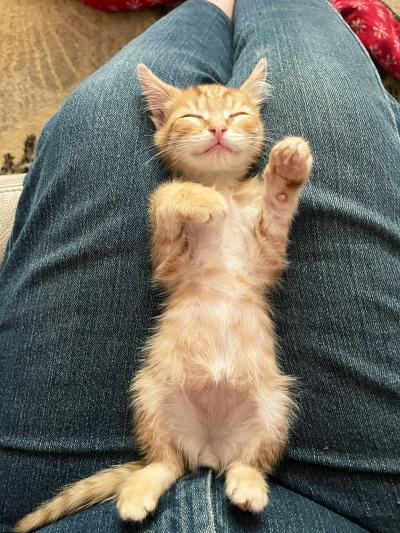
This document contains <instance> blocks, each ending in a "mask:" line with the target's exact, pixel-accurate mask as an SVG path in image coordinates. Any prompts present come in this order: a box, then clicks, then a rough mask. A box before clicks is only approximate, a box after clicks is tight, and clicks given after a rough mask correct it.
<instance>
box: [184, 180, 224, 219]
mask: <svg viewBox="0 0 400 533" xmlns="http://www.w3.org/2000/svg"><path fill="white" fill-rule="evenodd" d="M185 185H186V187H185V189H184V194H185V198H187V201H182V203H181V204H180V212H181V216H182V218H183V219H184V220H185V221H186V222H194V223H196V224H205V223H207V222H217V221H220V220H222V219H223V218H224V217H225V215H226V213H227V210H228V206H227V203H226V200H225V198H224V196H223V195H222V194H221V193H219V192H218V191H216V190H215V189H213V188H212V187H205V186H203V185H199V184H197V183H190V184H185Z"/></svg>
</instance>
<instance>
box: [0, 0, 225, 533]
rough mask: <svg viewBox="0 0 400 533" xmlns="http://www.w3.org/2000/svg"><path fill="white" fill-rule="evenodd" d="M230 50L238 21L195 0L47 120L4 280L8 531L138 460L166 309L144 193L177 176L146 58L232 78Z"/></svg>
mask: <svg viewBox="0 0 400 533" xmlns="http://www.w3.org/2000/svg"><path fill="white" fill-rule="evenodd" d="M98 38H101V36H98ZM231 59H232V58H231V24H230V21H229V19H228V18H227V17H226V16H225V15H224V13H223V12H222V11H221V10H220V9H219V8H217V7H216V6H215V5H212V4H211V3H209V2H206V1H205V0H189V1H188V2H187V3H185V4H184V5H183V6H182V7H180V8H178V9H176V10H174V11H172V12H171V13H170V14H169V15H168V16H166V17H165V18H163V19H162V20H160V21H159V22H158V23H157V24H155V25H154V26H152V27H151V28H150V29H149V30H148V31H147V32H146V33H144V34H143V35H142V36H140V37H139V38H137V39H136V40H135V41H133V42H132V43H130V44H129V45H127V46H126V47H125V48H124V49H123V50H122V51H121V52H120V53H119V54H117V55H116V56H115V57H114V58H113V59H112V60H111V61H110V62H109V63H107V64H106V65H105V66H104V67H102V68H101V69H100V70H99V71H97V72H96V73H95V74H94V75H92V76H91V77H90V78H89V79H87V80H86V81H85V82H84V83H82V84H81V85H80V86H79V87H78V88H77V89H76V90H75V91H74V93H73V94H72V95H71V96H70V97H69V98H68V100H67V101H66V103H65V105H64V106H63V107H62V109H61V110H60V111H59V112H58V113H57V114H56V116H55V117H53V119H52V120H51V121H50V122H49V124H48V125H47V126H46V127H45V129H44V132H43V135H42V137H41V140H40V141H39V146H38V151H37V157H36V159H35V162H34V164H33V166H32V168H31V170H30V172H29V174H28V176H27V178H26V183H25V188H24V190H23V193H22V196H21V201H20V203H19V206H18V210H17V214H16V221H15V225H14V229H13V233H12V237H11V240H10V243H9V247H8V251H7V255H6V257H5V260H4V262H3V265H2V268H1V277H0V333H1V334H0V365H1V368H0V391H1V401H0V405H1V407H0V428H1V429H0V472H1V476H0V495H1V496H0V499H1V502H0V516H1V519H0V523H1V527H0V530H1V531H10V529H11V525H12V523H13V522H15V521H16V519H17V518H20V517H21V515H23V514H24V513H26V512H27V511H30V510H32V509H33V507H34V506H36V505H37V504H39V503H40V502H41V501H43V500H44V499H47V498H48V497H49V496H51V495H53V494H54V493H55V492H56V491H57V490H59V489H60V488H61V487H62V486H63V485H64V484H65V483H67V482H71V481H73V480H76V479H79V478H82V477H85V476H86V475H88V474H91V473H93V472H94V471H96V470H98V469H100V468H101V467H104V466H106V465H110V464H113V463H118V462H122V461H124V460H127V459H131V458H132V457H134V456H135V448H134V444H133V442H132V437H131V429H132V428H131V411H130V408H129V403H130V402H129V396H128V389H129V382H130V379H131V377H132V375H133V372H134V370H135V368H137V366H138V365H139V364H140V357H139V355H140V348H141V346H142V345H143V343H144V340H145V338H146V337H147V336H148V334H149V332H150V329H149V327H150V325H151V317H152V316H154V315H155V314H156V312H157V299H156V297H155V294H154V292H153V290H152V288H151V281H150V279H151V275H150V265H149V260H148V257H149V254H148V246H147V245H148V229H147V228H148V221H147V199H148V196H149V194H150V192H151V191H152V190H153V189H154V187H155V186H156V185H157V184H158V183H159V182H160V181H161V180H163V179H165V178H166V177H167V176H166V172H165V171H164V170H163V169H162V168H161V165H160V163H159V162H158V161H157V159H156V158H154V154H155V150H154V148H153V145H152V139H151V135H152V127H151V122H150V119H149V116H148V113H147V112H146V109H145V104H144V101H143V99H142V97H141V91H140V88H139V83H138V80H137V75H136V66H137V64H138V63H141V62H143V63H145V64H147V65H148V66H149V67H151V68H152V69H153V70H154V71H155V72H156V73H157V74H158V75H159V76H161V77H162V78H163V79H164V80H166V81H167V82H170V83H173V84H176V85H178V86H187V85H191V84H198V83H202V82H203V83H204V82H220V83H226V82H227V81H228V79H229V77H230V75H231V69H232V62H231ZM85 531H88V529H86V530H85ZM92 531H95V529H93V530H92Z"/></svg>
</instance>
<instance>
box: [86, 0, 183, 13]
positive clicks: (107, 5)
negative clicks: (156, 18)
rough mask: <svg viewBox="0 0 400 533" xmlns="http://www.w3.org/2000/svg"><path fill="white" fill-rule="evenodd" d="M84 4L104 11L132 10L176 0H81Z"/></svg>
mask: <svg viewBox="0 0 400 533" xmlns="http://www.w3.org/2000/svg"><path fill="white" fill-rule="evenodd" d="M81 1H82V2H83V3H84V4H87V5H88V6H90V7H95V8H96V9H102V10H103V11H131V10H133V9H143V8H145V7H151V6H157V5H159V4H168V2H173V1H174V0H81Z"/></svg>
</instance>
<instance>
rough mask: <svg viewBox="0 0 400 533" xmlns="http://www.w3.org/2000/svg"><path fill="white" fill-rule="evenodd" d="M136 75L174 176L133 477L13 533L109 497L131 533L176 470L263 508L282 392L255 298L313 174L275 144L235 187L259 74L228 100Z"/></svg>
mask: <svg viewBox="0 0 400 533" xmlns="http://www.w3.org/2000/svg"><path fill="white" fill-rule="evenodd" d="M138 72H139V78H140V81H141V84H142V88H143V92H144V94H145V96H146V99H147V101H148V105H149V109H150V111H151V115H152V119H153V122H154V124H155V126H156V130H157V131H156V134H155V143H156V145H157V147H158V149H159V151H160V154H161V156H162V158H163V159H164V160H165V162H166V164H167V165H168V166H169V168H170V169H171V171H172V174H173V179H172V180H171V182H169V183H165V184H163V185H161V186H160V187H158V188H157V189H156V191H154V193H153V195H152V197H151V200H150V210H149V212H150V219H151V224H152V230H153V233H152V235H153V237H152V238H153V242H152V257H153V263H154V272H155V274H154V275H155V279H156V280H157V282H158V283H159V284H161V285H162V286H163V287H164V289H165V290H166V293H167V298H166V302H165V309H164V312H163V313H162V316H161V317H160V319H159V324H158V328H157V331H156V333H155V334H154V335H153V336H152V337H151V338H150V339H149V341H148V343H147V346H146V349H145V354H146V357H145V362H144V366H143V368H142V370H141V371H140V372H139V373H138V374H137V375H136V376H135V378H134V380H133V381H132V387H131V391H132V397H133V407H134V414H135V430H136V435H137V439H138V443H139V445H140V447H141V450H142V452H143V456H144V458H145V460H144V464H143V465H140V464H138V463H128V464H127V465H121V466H117V467H115V468H113V469H108V470H106V471H103V472H100V473H98V474H95V475H94V476H92V477H91V478H88V479H87V480H82V481H79V482H77V483H75V484H73V485H72V486H70V487H69V488H67V489H64V491H62V492H61V493H60V494H59V495H58V496H56V497H55V498H54V499H52V500H50V501H49V502H47V503H45V504H43V505H42V506H41V507H39V508H38V509H37V510H36V511H35V512H33V513H31V514H30V515H28V516H26V517H25V518H23V519H22V520H21V521H20V522H19V523H18V524H17V526H16V531H21V532H25V531H30V530H32V529H34V528H37V527H40V526H42V525H44V524H45V523H47V522H49V521H53V520H56V519H58V518H59V517H61V516H63V515H64V514H67V513H70V512H74V511H76V510H78V509H81V508H83V507H85V506H87V505H91V504H93V503H97V502H99V501H104V500H106V499H110V498H112V497H116V499H117V508H118V512H119V514H120V516H121V518H122V519H124V520H142V519H143V518H145V516H146V515H147V514H148V513H149V512H151V511H153V510H154V508H155V507H156V505H157V502H158V500H159V498H160V496H161V495H162V494H163V493H164V492H165V491H166V490H167V489H168V488H169V487H170V486H171V485H172V484H173V483H174V482H175V481H176V480H177V479H178V478H179V477H180V476H182V475H183V474H184V472H185V471H186V470H187V469H190V470H193V469H196V468H198V467H200V466H206V467H210V468H212V469H214V470H216V471H218V472H225V474H226V482H225V488H226V494H227V496H228V498H229V499H230V500H231V501H232V503H234V504H235V505H237V506H239V507H240V508H242V509H244V510H249V511H253V512H259V511H261V510H262V509H263V508H264V507H265V506H266V504H267V501H268V486H267V483H266V479H265V474H268V473H269V472H271V471H272V469H273V467H274V465H275V464H276V462H277V460H278V459H279V457H280V455H281V453H282V451H283V449H284V447H285V444H286V442H287V437H288V427H289V420H290V414H291V409H292V401H291V399H290V395H289V390H290V384H291V378H289V377H288V376H285V375H284V374H282V372H281V371H280V370H279V368H278V366H277V363H276V357H275V342H274V329H273V325H272V322H271V319H270V317H269V314H268V312H267V311H268V309H267V305H266V303H265V300H264V291H265V289H266V288H269V287H272V286H273V285H274V283H275V282H276V281H277V279H278V277H279V275H280V273H281V270H282V268H283V267H284V265H285V250H286V246H287V238H288V231H289V226H290V223H291V220H292V218H293V215H294V213H295V210H296V207H297V202H298V198H299V193H300V191H301V188H302V186H303V185H304V183H305V181H306V180H307V179H308V176H309V174H310V171H311V166H312V156H311V152H310V149H309V146H308V144H307V142H306V141H304V140H303V139H301V138H297V137H287V138H285V139H283V140H282V141H280V142H279V143H278V144H276V145H275V146H274V147H273V149H272V151H271V154H270V158H269V163H268V165H267V167H266V169H265V171H264V173H263V180H259V179H258V178H254V177H253V178H251V177H248V176H247V173H248V169H249V168H250V167H251V165H252V164H253V163H254V162H255V161H256V159H257V158H258V157H259V155H260V154H261V151H262V149H263V133H264V132H263V124H262V122H261V119H260V115H259V111H258V106H259V104H260V103H261V101H262V100H263V98H264V95H265V87H266V84H265V79H266V61H265V60H261V61H260V62H259V63H258V65H257V66H256V68H255V69H254V71H253V72H252V74H251V75H250V77H249V78H248V80H246V82H245V83H244V84H243V85H242V86H241V87H240V88H238V89H233V88H230V89H228V88H225V87H222V86H220V85H204V86H199V87H190V88H188V89H184V90H180V89H177V88H175V87H172V86H170V85H167V84H165V83H163V82H162V81H161V80H159V79H158V78H157V77H156V76H155V75H154V74H153V73H152V72H151V71H150V70H149V69H147V68H146V67H145V66H144V65H140V66H139V68H138ZM188 115H189V116H188ZM218 139H219V141H220V142H221V143H222V144H221V145H220V146H217V145H218V144H219V142H217V141H218ZM210 147H211V148H210Z"/></svg>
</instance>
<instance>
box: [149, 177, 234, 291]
mask: <svg viewBox="0 0 400 533" xmlns="http://www.w3.org/2000/svg"><path fill="white" fill-rule="evenodd" d="M226 210H227V204H226V200H225V198H224V197H223V195H222V194H220V193H219V192H217V191H216V190H215V189H213V188H212V187H205V186H204V185H200V184H199V183H193V182H180V181H172V182H170V183H166V184H164V185H161V186H160V187H158V188H157V189H156V190H155V192H154V193H153V195H152V197H151V199H150V218H151V223H152V230H153V238H152V255H153V263H154V266H155V269H156V271H155V275H156V278H157V279H158V280H160V281H163V280H167V279H168V276H170V275H171V274H172V275H174V274H176V272H177V270H179V268H183V267H184V261H182V259H185V256H186V257H187V256H189V251H190V250H189V248H190V242H189V240H188V230H189V229H190V227H192V226H193V225H202V224H207V223H208V222H216V221H218V220H221V219H223V218H224V216H225V213H226Z"/></svg>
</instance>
